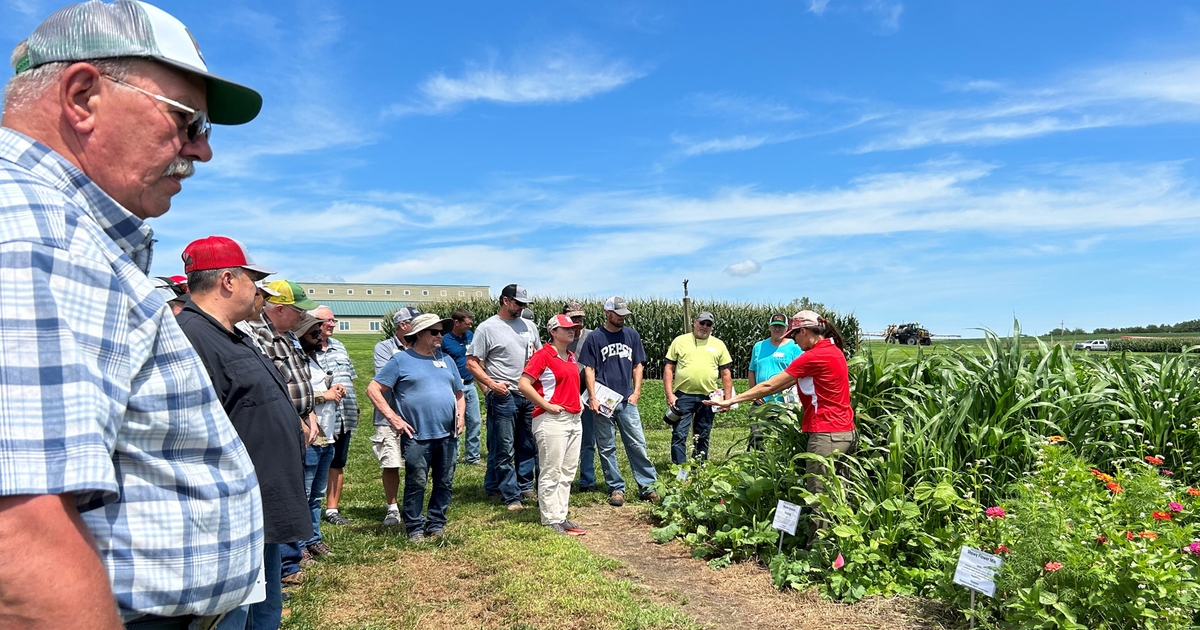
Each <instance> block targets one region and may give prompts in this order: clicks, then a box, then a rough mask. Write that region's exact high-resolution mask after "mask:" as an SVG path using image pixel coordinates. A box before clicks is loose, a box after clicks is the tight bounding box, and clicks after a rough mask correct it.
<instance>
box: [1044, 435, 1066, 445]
mask: <svg viewBox="0 0 1200 630" xmlns="http://www.w3.org/2000/svg"><path fill="white" fill-rule="evenodd" d="M1046 439H1047V440H1050V442H1052V443H1055V444H1057V443H1058V442H1066V441H1067V438H1065V437H1063V436H1061V435H1051V436H1050V437H1048V438H1046Z"/></svg>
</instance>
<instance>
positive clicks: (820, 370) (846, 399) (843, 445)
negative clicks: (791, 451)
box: [713, 311, 858, 493]
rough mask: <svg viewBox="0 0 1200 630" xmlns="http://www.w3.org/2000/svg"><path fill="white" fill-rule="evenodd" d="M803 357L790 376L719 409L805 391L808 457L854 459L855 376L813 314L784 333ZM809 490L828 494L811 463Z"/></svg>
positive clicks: (830, 330) (836, 336)
mask: <svg viewBox="0 0 1200 630" xmlns="http://www.w3.org/2000/svg"><path fill="white" fill-rule="evenodd" d="M784 338H791V339H793V340H794V341H795V342H796V345H798V346H800V349H801V350H803V351H804V354H801V355H800V356H799V357H798V358H797V359H796V360H795V361H792V363H791V365H789V366H788V367H787V369H786V370H784V371H783V372H780V373H779V374H776V375H775V376H773V377H771V378H769V379H767V380H766V381H763V382H762V383H759V384H758V385H755V386H754V387H751V388H750V389H748V390H746V391H744V392H742V393H740V394H738V395H737V396H734V397H732V398H727V399H725V400H723V401H721V402H718V403H713V404H715V405H718V406H720V407H724V408H729V406H731V405H733V404H734V403H738V402H745V401H748V400H755V399H757V398H762V397H763V396H769V395H771V394H774V393H776V392H781V391H783V390H785V389H787V388H789V387H791V386H792V385H793V384H795V385H796V386H797V389H798V390H800V404H801V406H803V408H804V420H803V422H801V424H800V429H801V430H802V431H804V432H805V433H807V434H808V452H809V453H815V454H817V455H821V456H822V457H829V456H830V455H832V454H833V453H834V452H835V451H836V452H841V453H846V454H850V453H853V452H854V450H855V447H856V446H857V444H858V431H857V429H856V428H855V425H854V409H853V408H852V407H851V406H850V374H849V371H848V370H847V368H846V355H845V353H844V349H845V343H844V342H843V341H842V335H841V334H840V333H839V332H838V331H837V328H835V327H834V326H833V323H832V322H830V321H828V320H826V319H825V318H824V317H821V316H820V315H818V314H817V313H815V312H813V311H800V312H799V313H796V314H795V315H793V316H792V320H791V324H790V326H789V328H788V330H787V332H785V333H784ZM805 471H806V472H807V473H808V479H807V481H806V486H807V487H808V490H809V492H814V493H815V492H821V491H823V490H824V489H825V484H824V483H822V481H821V477H820V473H822V472H824V466H822V465H821V463H820V462H816V461H809V462H808V463H807V464H806V465H805Z"/></svg>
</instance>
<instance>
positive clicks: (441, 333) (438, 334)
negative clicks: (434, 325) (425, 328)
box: [429, 330, 446, 337]
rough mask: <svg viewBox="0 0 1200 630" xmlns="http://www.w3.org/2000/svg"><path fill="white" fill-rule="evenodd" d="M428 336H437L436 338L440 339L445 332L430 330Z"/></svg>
mask: <svg viewBox="0 0 1200 630" xmlns="http://www.w3.org/2000/svg"><path fill="white" fill-rule="evenodd" d="M429 334H431V335H437V336H439V337H441V336H442V335H444V334H446V331H444V330H431V331H429Z"/></svg>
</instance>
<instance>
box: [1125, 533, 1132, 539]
mask: <svg viewBox="0 0 1200 630" xmlns="http://www.w3.org/2000/svg"><path fill="white" fill-rule="evenodd" d="M1125 540H1133V532H1125Z"/></svg>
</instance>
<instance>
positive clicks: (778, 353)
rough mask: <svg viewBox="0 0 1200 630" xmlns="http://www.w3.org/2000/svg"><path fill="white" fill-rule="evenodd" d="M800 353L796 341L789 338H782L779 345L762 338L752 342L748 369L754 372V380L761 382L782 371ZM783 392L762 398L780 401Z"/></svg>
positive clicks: (801, 351)
mask: <svg viewBox="0 0 1200 630" xmlns="http://www.w3.org/2000/svg"><path fill="white" fill-rule="evenodd" d="M802 353H803V350H801V349H800V346H797V345H796V342H794V341H792V340H791V339H784V340H783V344H781V345H779V346H775V345H772V344H771V340H770V339H763V340H762V341H760V342H758V343H756V344H754V351H753V352H751V353H750V366H749V369H750V370H751V371H753V372H754V382H755V383H761V382H763V381H766V380H767V379H769V378H771V377H772V376H775V375H776V374H779V373H780V372H782V371H784V370H785V369H787V366H789V365H791V364H792V361H795V360H796V357H798V356H800V355H801V354H802ZM785 393H786V391H784V392H780V393H778V394H772V395H770V396H767V397H766V398H764V399H763V400H767V401H782V400H783V395H784V394H785Z"/></svg>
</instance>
